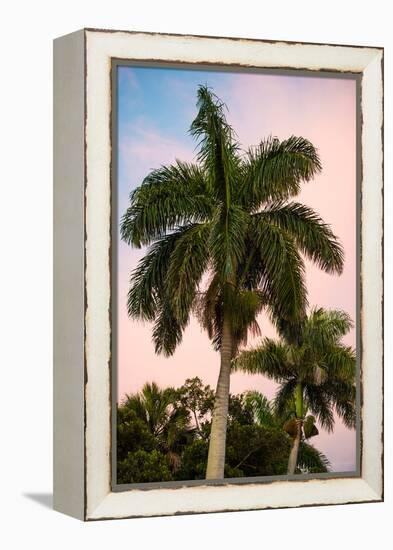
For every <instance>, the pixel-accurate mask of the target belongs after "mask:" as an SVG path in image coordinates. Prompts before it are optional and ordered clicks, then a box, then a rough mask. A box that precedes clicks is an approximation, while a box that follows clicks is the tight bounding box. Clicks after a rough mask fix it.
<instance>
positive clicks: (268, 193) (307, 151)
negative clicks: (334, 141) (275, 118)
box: [241, 136, 321, 212]
mask: <svg viewBox="0 0 393 550" xmlns="http://www.w3.org/2000/svg"><path fill="white" fill-rule="evenodd" d="M320 170H321V162H320V160H319V156H318V153H317V150H316V149H315V147H314V146H313V145H312V143H310V141H308V140H307V139H305V138H303V137H295V136H291V137H290V138H289V139H286V140H284V141H280V140H279V139H277V138H276V137H270V138H268V139H266V140H263V141H261V143H260V144H259V145H258V146H257V147H254V148H250V149H249V151H248V153H247V158H246V160H245V163H244V166H243V173H244V185H243V187H242V190H241V196H242V200H243V201H244V204H245V205H246V207H247V208H248V209H249V211H254V212H255V211H256V210H257V209H258V208H259V207H260V206H261V204H262V203H265V202H268V201H276V200H282V199H287V198H288V197H291V196H294V195H297V194H298V193H299V191H300V184H301V183H302V182H307V181H310V180H311V179H312V178H313V177H314V176H315V175H316V174H317V173H318V172H320Z"/></svg>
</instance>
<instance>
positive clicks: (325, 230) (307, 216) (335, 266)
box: [255, 201, 344, 273]
mask: <svg viewBox="0 0 393 550" xmlns="http://www.w3.org/2000/svg"><path fill="white" fill-rule="evenodd" d="M255 216H260V217H263V218H264V219H267V220H268V221H269V222H270V223H273V224H275V225H277V226H278V227H280V228H281V229H282V230H284V231H285V232H287V233H288V234H289V235H291V237H292V238H293V239H294V240H295V243H296V245H297V246H298V247H299V249H300V250H301V251H302V252H303V253H304V254H305V255H306V256H307V257H308V258H309V259H310V260H312V261H313V262H314V263H315V264H316V265H318V267H320V268H321V269H323V270H324V271H326V272H328V273H342V270H343V265H344V251H343V248H342V246H341V244H340V243H339V240H338V238H337V237H336V235H334V233H333V231H332V230H331V228H330V226H329V225H327V224H326V223H324V222H323V220H322V219H321V218H320V217H319V216H318V214H317V213H316V212H315V211H314V210H312V208H309V207H308V206H305V205H303V204H300V203H296V202H291V203H288V204H286V203H284V202H282V201H278V202H275V203H272V204H270V205H269V206H268V207H267V208H265V209H264V210H263V212H261V213H259V214H255Z"/></svg>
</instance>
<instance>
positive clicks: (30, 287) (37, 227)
mask: <svg viewBox="0 0 393 550" xmlns="http://www.w3.org/2000/svg"><path fill="white" fill-rule="evenodd" d="M389 4H390V5H391V3H390V2H388V1H387V0H386V1H381V0H374V1H373V2H367V3H365V2H361V1H359V0H358V1H349V0H347V1H346V2H344V1H343V0H340V1H337V0H329V1H327V0H324V1H320V0H314V1H306V0H296V1H293V0H280V1H277V2H265V1H264V0H259V1H251V0H241V2H235V1H233V2H232V3H231V2H229V0H220V1H216V2H214V1H213V0H198V1H191V2H190V1H187V0H183V1H174V0H161V1H160V0H158V1H156V2H153V1H151V0H143V1H141V2H132V0H126V1H123V0H111V1H110V2H100V1H99V0H85V1H82V0H79V1H76V0H67V1H65V0H52V1H51V2H49V1H48V2H45V1H43V0H35V1H28V0H26V1H17V0H15V1H14V2H12V3H11V2H8V3H7V4H3V6H2V10H1V12H2V16H1V23H2V28H1V33H0V41H1V49H0V52H1V73H0V74H1V85H0V94H1V98H0V140H1V146H0V151H1V157H0V158H1V162H0V186H1V187H0V224H1V230H0V238H1V248H0V258H1V260H0V261H1V263H0V266H1V267H0V278H1V281H0V289H1V296H0V324H1V332H0V334H1V336H2V338H1V347H0V350H1V353H0V358H1V359H0V365H1V375H2V378H1V397H0V407H1V411H0V419H1V432H0V433H1V452H0V474H1V481H2V483H1V493H0V507H1V510H0V517H1V520H0V521H1V524H0V546H2V548H6V549H7V550H8V549H14V548H16V549H19V548H24V547H27V548H40V549H43V550H46V549H47V548H48V549H49V548H56V549H63V548H64V549H67V550H69V549H70V547H71V548H82V547H86V548H87V547H89V548H90V547H91V548H95V549H101V548H116V547H131V548H138V547H142V548H144V549H146V548H147V549H150V548H154V547H156V548H160V550H161V549H166V548H171V549H172V548H180V547H181V548H184V549H187V550H188V549H194V548H195V549H196V548H198V549H201V548H203V549H208V550H210V548H213V546H216V547H217V548H226V549H232V548H234V549H235V548H236V549H238V548H241V549H243V548H245V547H246V546H250V547H251V546H252V547H256V548H269V549H271V548H273V549H281V548H292V549H297V548H305V549H307V548H311V547H316V548H318V550H324V549H329V550H331V549H332V548H337V549H339V550H341V549H344V548H356V549H363V548H364V549H366V548H370V547H371V548H378V549H380V548H382V549H385V548H391V547H392V544H393V535H392V528H391V524H392V518H393V514H392V512H393V504H392V502H393V500H392V401H391V399H392V391H391V385H392V374H391V372H390V370H391V366H392V365H391V364H392V349H393V348H392V306H393V303H392V292H391V288H392V283H393V281H392V269H391V267H392V253H391V252H390V250H389V248H390V247H391V234H392V221H391V219H390V213H391V211H392V210H391V208H392V190H391V181H392V168H391V161H390V159H391V158H392V154H393V151H392V121H393V111H392V105H393V101H392V99H393V97H392V80H393V79H392V42H393V39H392V29H391V21H392V18H391V15H390V13H389V12H390V11H391V10H389ZM82 27H97V28H113V29H130V30H144V31H159V32H176V33H190V34H212V35H223V36H240V37H250V38H264V39H273V40H276V39H283V40H295V41H297V40H298V41H310V42H312V41H314V42H331V43H342V44H362V45H372V46H373V45H375V46H384V47H385V166H386V172H385V209H386V212H387V214H386V222H385V232H386V252H385V261H386V264H385V293H386V294H385V310H386V313H385V339H386V350H385V353H386V356H385V372H386V377H385V394H386V395H385V401H386V415H385V432H386V456H385V458H386V469H385V474H386V486H385V490H386V495H385V498H386V500H385V503H384V504H370V505H366V504H363V505H346V506H337V507H336V506H334V507H320V508H304V509H292V510H276V511H274V510H272V511H262V512H246V513H244V512H242V513H231V514H213V515H199V516H182V517H171V518H155V519H148V520H145V519H143V520H142V519H140V520H121V521H105V522H93V523H88V524H83V523H81V522H78V521H77V520H73V519H71V518H68V517H66V516H62V515H61V514H58V513H56V512H53V511H52V510H51V509H50V506H51V491H52V435H51V430H52V395H51V394H52V342H51V339H52V145H51V141H52V133H51V132H52V44H51V41H52V39H53V38H55V37H57V36H60V35H62V34H66V33H68V32H72V31H74V30H77V29H80V28H82ZM377 245H378V243H376V246H377ZM4 375H5V376H4Z"/></svg>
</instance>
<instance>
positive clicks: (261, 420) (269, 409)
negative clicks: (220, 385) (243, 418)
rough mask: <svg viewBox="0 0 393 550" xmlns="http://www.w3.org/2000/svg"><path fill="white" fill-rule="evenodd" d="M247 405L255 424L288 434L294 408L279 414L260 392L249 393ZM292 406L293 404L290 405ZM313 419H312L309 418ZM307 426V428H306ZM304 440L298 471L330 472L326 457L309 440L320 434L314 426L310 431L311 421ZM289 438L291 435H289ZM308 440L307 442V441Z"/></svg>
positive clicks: (246, 398) (272, 402)
mask: <svg viewBox="0 0 393 550" xmlns="http://www.w3.org/2000/svg"><path fill="white" fill-rule="evenodd" d="M245 403H246V405H248V406H250V407H251V409H252V412H253V416H254V422H255V423H256V424H258V425H260V426H263V427H265V428H271V429H284V430H285V431H286V432H287V433H288V429H287V424H288V421H289V422H290V421H291V420H290V419H291V417H292V415H293V407H292V406H290V408H288V410H287V411H286V412H285V413H284V415H282V414H281V415H279V414H278V413H277V410H276V407H275V403H274V401H269V399H268V398H267V397H266V396H264V395H263V394H262V393H260V392H258V391H249V392H247V393H246V395H245ZM290 405H292V404H290ZM307 418H311V417H307ZM306 425H307V427H306ZM304 427H305V429H304V435H305V437H304V440H303V441H301V442H300V445H299V453H298V460H297V469H298V470H299V471H300V472H302V473H324V472H329V470H330V462H329V459H328V458H327V456H326V455H324V454H323V453H322V452H321V451H319V450H318V449H316V448H315V447H314V446H313V445H311V444H310V443H309V442H308V440H309V439H310V438H311V437H313V436H314V435H317V434H318V430H317V428H316V427H315V425H314V424H312V429H311V430H309V429H308V427H309V421H308V422H307V419H306V420H305V424H304ZM288 435H289V436H291V434H289V433H288ZM305 440H307V441H305Z"/></svg>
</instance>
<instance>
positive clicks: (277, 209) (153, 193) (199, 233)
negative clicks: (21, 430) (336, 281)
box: [121, 86, 343, 479]
mask: <svg viewBox="0 0 393 550" xmlns="http://www.w3.org/2000/svg"><path fill="white" fill-rule="evenodd" d="M197 107H198V114H197V116H196V118H195V120H194V121H193V122H192V124H191V128H190V133H191V135H192V136H193V137H194V138H195V139H196V140H198V153H197V156H196V162H195V163H194V164H189V163H185V162H181V161H179V160H177V161H176V162H175V164H173V165H170V166H163V167H161V168H159V169H156V170H153V171H152V172H151V173H150V174H148V175H147V176H146V178H145V179H144V181H143V182H142V185H141V186H140V187H138V188H137V189H136V190H135V191H133V192H132V193H131V196H130V206H129V208H128V209H127V211H126V212H125V214H124V216H123V218H122V222H121V236H122V239H123V240H124V241H125V242H126V243H128V244H130V245H132V246H136V247H141V246H145V245H150V248H149V250H148V252H147V254H146V256H145V257H144V258H143V259H142V260H141V261H140V263H139V264H138V266H137V268H136V269H135V271H134V272H133V273H132V277H131V286H130V290H129V293H128V313H129V315H130V316H132V317H134V318H139V319H144V320H148V321H152V322H154V327H153V341H154V343H155V349H156V352H157V353H164V354H165V355H171V354H173V353H174V351H175V349H176V347H177V345H178V344H179V343H180V342H181V340H182V334H183V331H184V329H185V328H186V326H187V324H188V322H189V319H190V315H191V313H192V311H193V310H194V309H195V307H196V308H197V310H198V312H199V314H200V318H201V319H202V322H203V325H204V327H205V328H206V329H207V330H208V334H209V337H210V338H211V340H212V341H213V344H214V346H215V348H216V349H217V350H219V352H220V357H221V362H220V372H219V377H218V382H217V389H216V398H215V406H214V411H213V420H212V429H211V437H210V446H209V456H208V464H207V471H206V477H207V478H208V479H219V478H222V477H223V476H224V463H225V440H226V425H227V413H228V396H229V382H230V365H231V360H232V358H233V357H234V355H235V354H236V351H237V349H238V346H239V344H240V343H242V342H244V341H245V340H246V338H247V333H248V331H249V330H250V329H251V330H253V331H254V332H257V331H258V326H257V323H256V317H257V315H258V313H259V312H260V311H261V309H262V308H263V307H265V306H267V305H268V306H269V307H271V308H272V309H273V310H274V312H275V313H276V314H277V315H280V316H281V317H283V318H286V319H294V318H297V317H298V316H299V315H302V314H303V312H304V310H305V306H306V301H307V300H306V289H305V285H304V262H303V259H302V256H301V253H303V254H305V255H306V256H307V257H308V258H310V259H311V260H313V261H314V262H315V263H316V264H317V265H319V266H320V267H321V268H322V269H324V270H325V271H327V272H330V273H340V272H341V270H342V266H343V252H342V249H341V246H340V244H339V243H338V240H337V238H336V237H335V235H334V234H333V232H332V231H331V229H330V227H329V226H328V225H326V224H325V223H324V222H323V221H322V220H321V219H320V218H319V216H318V215H317V214H316V213H315V212H314V211H313V210H312V209H310V208H308V207H307V206H304V205H302V204H299V203H296V202H290V201H289V198H290V197H292V196H294V195H296V194H297V193H298V192H299V190H300V185H301V183H302V182H305V181H310V180H311V179H312V178H313V177H314V175H315V174H316V173H318V172H319V171H320V169H321V165H320V161H319V157H318V154H317V151H316V150H315V148H314V146H313V145H312V144H311V143H310V142H309V141H307V140H306V139H304V138H302V137H294V136H292V137H290V138H289V139H287V140H284V141H281V142H280V141H279V140H278V139H277V138H268V139H266V140H264V141H261V143H260V144H259V145H258V146H256V147H253V148H250V149H248V151H246V152H241V151H240V146H239V144H238V142H237V141H236V137H235V134H234V132H233V130H232V128H231V126H230V125H229V124H228V122H227V120H226V117H225V111H224V110H225V105H224V104H223V103H222V101H221V100H220V99H219V98H218V97H217V96H215V94H214V93H213V92H212V91H211V90H210V89H208V88H207V87H206V86H200V87H199V89H198V103H197ZM206 274H208V275H209V278H210V282H209V284H208V287H207V289H206V288H205V287H204V288H202V287H203V282H204V281H205V280H206V277H205V275H206ZM202 290H203V291H202Z"/></svg>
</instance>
